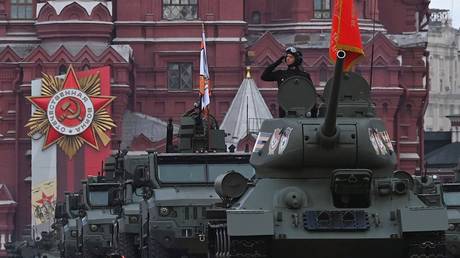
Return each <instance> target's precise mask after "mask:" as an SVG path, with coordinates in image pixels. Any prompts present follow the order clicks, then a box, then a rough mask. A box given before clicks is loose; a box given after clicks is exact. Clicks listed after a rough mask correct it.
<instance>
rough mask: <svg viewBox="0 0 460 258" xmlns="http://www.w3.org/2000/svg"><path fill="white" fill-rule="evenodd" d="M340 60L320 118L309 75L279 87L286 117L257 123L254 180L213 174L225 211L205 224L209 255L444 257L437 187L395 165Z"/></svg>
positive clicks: (358, 81) (361, 91)
mask: <svg viewBox="0 0 460 258" xmlns="http://www.w3.org/2000/svg"><path fill="white" fill-rule="evenodd" d="M344 58H345V52H344V51H339V55H338V61H337V64H336V68H335V73H334V78H333V79H332V80H330V81H329V82H328V83H327V85H326V87H325V90H324V94H323V97H324V100H325V102H324V103H322V104H320V105H319V112H318V114H317V117H315V116H314V115H313V116H311V115H310V113H309V112H311V110H312V108H313V106H314V105H315V104H316V99H317V95H316V91H315V88H314V86H313V85H311V83H310V82H309V81H308V80H306V79H304V78H302V77H292V78H289V79H288V80H286V81H285V82H284V83H283V84H282V85H281V86H280V88H279V91H278V101H279V104H280V106H281V107H282V108H283V109H284V110H285V113H286V114H287V116H286V117H285V118H277V119H268V120H265V121H264V123H263V124H262V126H261V129H260V132H259V136H258V138H257V143H256V145H255V147H254V150H253V153H252V155H251V158H250V163H251V164H252V165H253V166H254V167H255V170H256V177H257V180H256V182H255V184H249V185H248V184H246V182H245V180H243V178H242V177H240V179H238V177H236V176H235V172H232V173H229V174H227V175H223V176H221V177H219V178H218V179H217V180H216V190H217V191H218V192H220V196H222V197H223V200H224V204H225V206H226V207H227V208H226V209H224V210H223V211H222V212H221V213H220V220H219V219H217V218H216V219H214V220H212V221H211V222H210V226H209V238H210V239H209V242H210V244H209V249H210V252H209V253H210V257H273V258H275V257H290V258H295V257H354V258H356V257H382V258H383V257H385V258H388V257H404V258H407V257H444V252H445V243H444V230H446V228H447V213H446V209H445V207H444V206H443V204H442V198H441V190H440V186H439V185H437V184H435V183H434V182H433V181H432V180H431V179H430V178H429V177H421V178H415V179H414V178H413V177H412V176H411V175H410V174H409V173H407V172H404V171H395V170H394V169H395V165H396V153H395V151H394V150H393V146H392V144H391V141H390V138H389V136H388V133H387V131H386V129H385V126H384V123H383V121H382V120H381V119H379V118H378V117H376V116H375V112H374V107H373V105H372V101H371V99H370V86H369V84H368V83H367V82H366V81H365V80H364V79H363V78H362V77H361V76H360V75H358V74H356V73H343V72H342V64H343V59H344ZM342 81H343V83H342ZM341 84H343V85H342V86H341ZM235 170H236V169H235ZM227 177H229V178H227ZM237 188H239V189H241V191H235V189H237ZM217 212H218V211H216V212H214V214H217ZM214 217H215V216H214Z"/></svg>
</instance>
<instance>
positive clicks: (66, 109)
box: [28, 66, 114, 150]
mask: <svg viewBox="0 0 460 258" xmlns="http://www.w3.org/2000/svg"><path fill="white" fill-rule="evenodd" d="M72 89H73V90H77V91H69V90H72ZM66 90H67V91H66ZM72 92H73V93H72ZM75 92H77V93H80V98H77V97H75V96H76V95H75ZM72 94H74V95H72ZM28 99H29V101H30V102H32V103H33V104H34V105H35V106H36V107H37V108H39V109H41V110H43V111H45V112H46V113H47V116H48V120H49V121H50V126H49V127H48V131H47V133H46V138H45V143H44V145H43V149H46V148H48V147H49V146H51V145H52V144H54V143H55V142H57V141H58V140H59V139H61V138H62V137H65V136H66V135H78V136H79V137H80V138H81V139H82V140H83V141H84V142H86V143H87V144H89V145H90V146H91V147H93V148H95V149H96V150H98V149H99V147H98V143H97V140H96V137H95V133H94V128H93V126H92V119H93V118H94V114H95V113H96V112H97V111H99V110H100V109H102V108H104V107H106V106H107V105H108V104H110V102H112V101H113V99H114V97H110V96H90V95H86V94H85V93H84V92H83V91H82V89H81V87H80V84H79V83H78V79H77V76H76V74H75V71H74V70H73V68H72V66H70V67H69V69H68V70H67V74H66V77H65V79H64V83H63V87H62V89H61V90H60V91H59V92H58V93H56V94H55V95H53V96H40V97H28ZM88 99H89V100H88ZM50 102H51V105H50ZM84 102H86V104H85V103H84ZM53 103H54V104H53ZM50 107H53V110H52V111H51V113H50V112H49V111H50V110H49V109H50ZM88 107H89V108H88ZM89 111H91V112H89ZM50 114H52V116H51V117H50ZM53 119H54V120H53ZM53 121H54V122H53ZM83 123H86V124H85V126H79V125H80V124H83ZM55 124H59V125H64V126H65V128H68V129H66V133H65V134H64V133H63V131H58V130H56V127H55V126H53V125H55ZM77 129H81V131H78V130H77Z"/></svg>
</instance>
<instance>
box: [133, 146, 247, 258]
mask: <svg viewBox="0 0 460 258" xmlns="http://www.w3.org/2000/svg"><path fill="white" fill-rule="evenodd" d="M152 159H153V162H152V163H151V166H152V167H151V171H154V172H155V175H154V176H153V177H152V178H153V179H154V180H155V181H154V182H155V183H154V184H155V187H154V189H153V195H152V196H153V197H152V198H150V199H148V200H146V201H145V202H144V203H142V204H141V210H142V225H143V226H142V229H143V232H142V239H141V241H142V244H141V246H143V248H142V255H143V256H142V257H154V258H169V257H171V258H172V257H182V256H189V257H190V256H193V257H205V256H206V254H207V232H206V228H207V224H208V220H207V219H206V210H207V209H208V208H211V207H213V206H214V205H215V204H216V203H219V202H220V198H219V196H218V195H217V194H216V192H215V191H214V188H213V184H214V181H215V179H216V178H217V176H219V175H221V174H225V173H226V172H227V171H230V170H232V169H238V171H240V173H241V174H242V175H243V176H244V177H245V178H246V179H247V180H249V179H251V178H252V177H253V175H254V169H253V168H252V167H251V166H250V164H249V154H248V153H225V152H223V153H218V152H216V153H161V154H158V153H152Z"/></svg>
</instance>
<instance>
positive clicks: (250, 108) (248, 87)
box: [220, 72, 273, 146]
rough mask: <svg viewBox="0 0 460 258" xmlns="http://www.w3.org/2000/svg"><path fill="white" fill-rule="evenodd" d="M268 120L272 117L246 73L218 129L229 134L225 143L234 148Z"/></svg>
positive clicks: (254, 84)
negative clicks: (232, 145)
mask: <svg viewBox="0 0 460 258" xmlns="http://www.w3.org/2000/svg"><path fill="white" fill-rule="evenodd" d="M270 118H273V116H272V114H271V113H270V110H269V109H268V107H267V104H266V103H265V100H264V99H263V98H262V95H261V94H260V92H259V89H258V88H257V85H256V83H255V81H254V80H253V79H252V78H251V76H250V74H249V72H247V75H246V78H245V79H244V80H243V82H242V83H241V85H240V88H239V89H238V92H237V93H236V95H235V98H234V99H233V101H232V104H231V105H230V108H229V109H228V111H227V114H226V115H225V117H224V121H222V124H221V126H220V129H222V130H225V133H227V134H229V136H227V137H226V138H225V143H226V144H227V145H230V144H234V145H235V146H236V145H237V144H238V142H239V141H240V140H241V139H242V138H244V137H245V136H246V135H248V134H250V133H257V132H258V131H259V128H260V125H261V124H262V122H263V120H265V119H270Z"/></svg>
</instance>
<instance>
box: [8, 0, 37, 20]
mask: <svg viewBox="0 0 460 258" xmlns="http://www.w3.org/2000/svg"><path fill="white" fill-rule="evenodd" d="M33 7H34V3H33V2H32V0H11V12H10V15H11V16H10V17H11V19H33V18H34V17H33V13H32V11H33Z"/></svg>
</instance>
